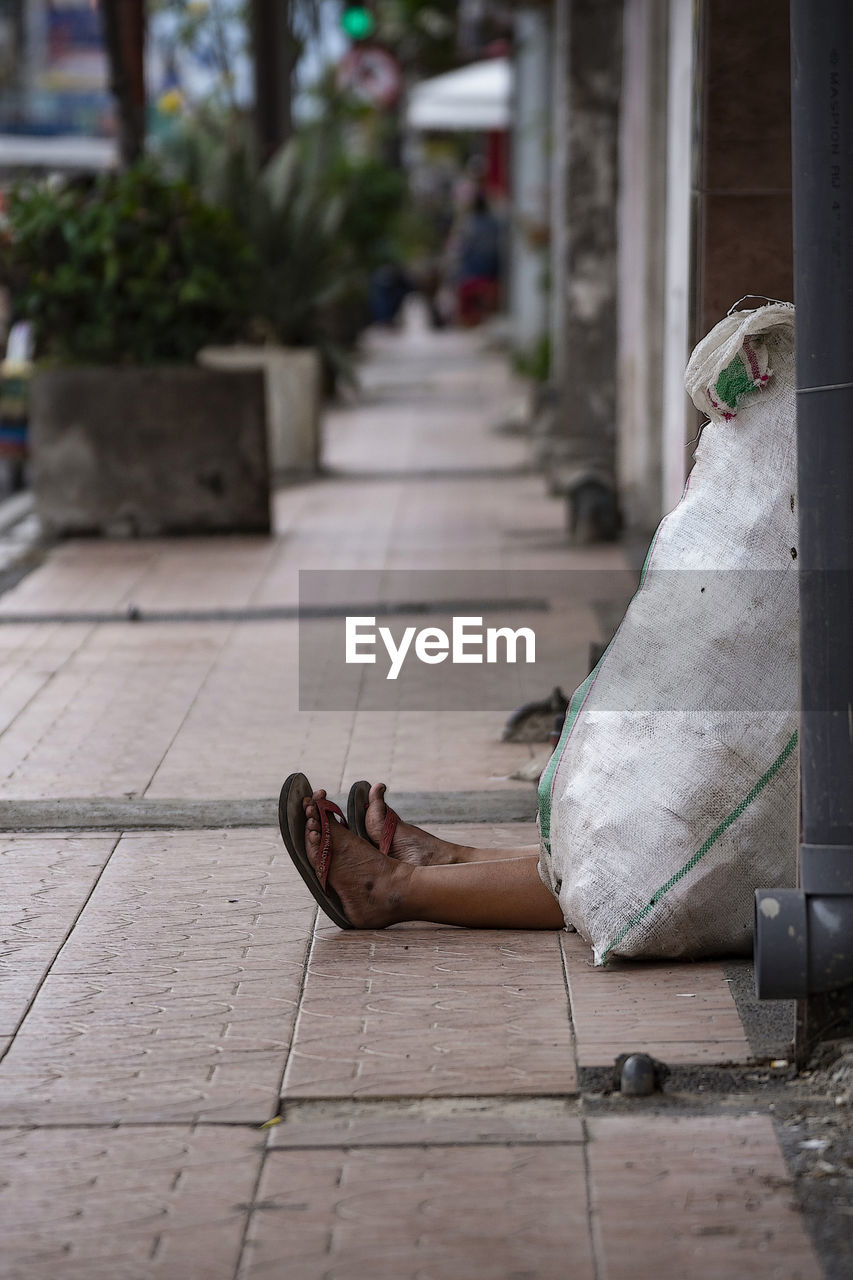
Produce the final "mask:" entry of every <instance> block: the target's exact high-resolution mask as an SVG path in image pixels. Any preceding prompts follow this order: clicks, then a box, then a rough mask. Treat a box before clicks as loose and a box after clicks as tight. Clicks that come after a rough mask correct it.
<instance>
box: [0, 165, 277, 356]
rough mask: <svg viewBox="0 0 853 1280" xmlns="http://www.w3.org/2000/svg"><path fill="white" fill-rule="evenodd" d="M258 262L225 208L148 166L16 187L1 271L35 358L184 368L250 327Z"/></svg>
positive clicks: (0, 248) (0, 253)
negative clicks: (27, 327)
mask: <svg viewBox="0 0 853 1280" xmlns="http://www.w3.org/2000/svg"><path fill="white" fill-rule="evenodd" d="M255 272H256V266H255V257H254V253H253V251H252V248H251V246H250V244H249V243H248V241H247V239H246V237H245V235H244V234H243V232H242V231H241V230H240V229H239V228H238V227H237V225H236V223H235V222H234V219H233V218H232V217H231V215H230V214H229V213H228V211H227V210H224V209H221V208H213V207H211V206H209V205H206V204H205V203H204V202H203V201H202V199H201V198H200V197H199V196H198V195H197V194H196V193H195V192H194V191H193V189H192V188H191V187H190V186H189V185H188V184H186V183H182V182H168V181H165V180H164V179H163V178H162V177H160V176H158V175H157V173H156V172H155V171H154V170H153V169H151V168H150V167H149V166H147V165H141V166H138V167H136V168H134V169H131V170H129V171H127V172H124V173H120V174H108V175H104V176H101V177H98V178H97V179H94V180H86V181H84V182H81V181H79V180H77V181H72V182H69V183H66V184H63V185H56V184H55V183H50V182H39V183H26V184H22V185H20V186H18V187H17V188H15V189H13V191H12V192H11V194H10V197H9V202H8V209H7V215H6V227H5V231H4V234H3V236H2V240H0V278H2V279H3V281H4V283H6V284H7V285H8V286H9V287H10V288H11V290H12V298H13V311H14V314H15V317H16V318H18V319H29V320H30V321H32V323H33V327H34V334H35V342H36V354H37V356H38V357H39V358H43V359H47V360H50V361H55V362H59V363H71V364H79V363H86V364H128V363H134V364H153V363H161V362H180V363H188V362H191V361H193V360H194V359H195V356H196V353H197V352H198V350H199V348H200V347H202V346H204V345H206V344H207V343H214V342H230V341H232V340H233V339H235V338H237V337H239V336H240V335H241V334H242V333H243V331H244V329H245V327H246V324H247V320H248V316H249V314H250V311H251V306H252V288H253V283H254V278H255Z"/></svg>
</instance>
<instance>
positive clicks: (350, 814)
mask: <svg viewBox="0 0 853 1280" xmlns="http://www.w3.org/2000/svg"><path fill="white" fill-rule="evenodd" d="M369 798H370V783H369V782H354V783H353V784H352V786H351V787H350V789H349V797H348V799H347V822H348V824H349V827H350V830H351V831H354V832H355V834H356V835H357V836H360V837H361V839H362V840H367V841H368V842H369V843H370V844H373V841H372V840H371V839H370V836H369V835H368V834H367V825H366V823H365V814H366V813H367V805H368V801H369ZM399 821H400V815H399V814H397V813H395V812H394V810H393V809H392V808H391V806H390V805H387V804H386V806H385V821H384V822H383V824H382V834H381V835H380V837H379V852H380V853H384V854H385V856H386V857H389V856H390V854H389V850H390V848H391V845H392V843H393V841H394V832H395V831H396V830H397V824H398V822H399Z"/></svg>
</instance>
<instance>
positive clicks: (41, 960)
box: [0, 834, 117, 1035]
mask: <svg viewBox="0 0 853 1280" xmlns="http://www.w3.org/2000/svg"><path fill="white" fill-rule="evenodd" d="M116 839H117V837H115V836H110V835H76V836H74V837H70V838H69V837H64V838H63V837H57V836H54V835H52V834H51V835H38V836H32V835H30V836H27V835H23V836H16V835H0V1035H4V1034H8V1035H11V1034H12V1033H13V1032H14V1030H15V1028H16V1027H17V1025H18V1022H19V1021H20V1019H21V1018H22V1017H23V1015H24V1013H25V1012H26V1010H27V1008H28V1006H29V1004H30V1001H31V1000H32V998H33V996H34V995H35V993H36V991H37V990H38V988H39V985H40V983H41V981H42V979H43V978H44V976H45V974H46V973H47V971H48V969H49V967H50V965H51V963H52V962H53V959H54V957H55V955H56V953H57V951H58V950H59V948H60V947H61V946H62V944H63V942H64V941H65V938H66V935H67V934H68V932H69V930H70V929H71V927H72V925H73V924H74V921H75V919H76V917H77V915H78V913H79V912H80V911H81V910H82V908H83V906H84V905H85V902H86V899H87V898H88V896H89V894H90V893H91V891H92V888H93V886H94V884H95V882H96V881H97V879H98V876H99V875H100V873H101V871H102V869H103V867H104V865H105V863H106V861H107V859H108V858H109V856H110V854H111V853H112V851H113V848H114V847H115V844H116Z"/></svg>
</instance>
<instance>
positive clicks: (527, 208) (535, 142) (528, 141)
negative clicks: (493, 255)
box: [509, 5, 550, 354]
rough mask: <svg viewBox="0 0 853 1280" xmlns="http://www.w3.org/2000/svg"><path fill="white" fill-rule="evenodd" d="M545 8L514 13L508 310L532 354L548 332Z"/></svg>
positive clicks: (517, 338)
mask: <svg viewBox="0 0 853 1280" xmlns="http://www.w3.org/2000/svg"><path fill="white" fill-rule="evenodd" d="M548 18H549V14H548V10H547V8H545V7H543V6H541V5H538V6H536V7H531V8H520V9H518V10H517V12H516V14H515V18H514V32H513V34H514V43H515V84H514V102H513V111H512V234H511V244H510V282H509V283H510V288H509V296H510V314H511V317H512V341H513V346H514V347H515V349H516V350H517V351H519V352H522V353H530V354H532V353H533V351H534V350H535V348H536V346H537V344H538V343H539V342H540V341H541V340H542V338H543V337H544V336H545V335H546V334H547V332H548V299H547V284H546V263H547V252H546V245H547V241H548V217H549V208H548V203H549V186H550V174H549V152H548V143H549V133H550V126H549V115H550V103H549V86H550V66H549V55H550V43H549V35H550V29H549V21H548Z"/></svg>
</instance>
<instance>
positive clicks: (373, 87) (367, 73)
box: [337, 45, 403, 107]
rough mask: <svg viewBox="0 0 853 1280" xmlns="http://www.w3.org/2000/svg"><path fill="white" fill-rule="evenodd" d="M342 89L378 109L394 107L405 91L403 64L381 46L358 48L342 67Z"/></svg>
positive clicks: (340, 82) (350, 54)
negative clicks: (401, 66)
mask: <svg viewBox="0 0 853 1280" xmlns="http://www.w3.org/2000/svg"><path fill="white" fill-rule="evenodd" d="M337 79H338V88H339V89H349V91H350V92H351V93H354V94H355V95H356V97H357V98H361V99H362V101H364V102H369V103H371V104H372V105H373V106H374V107H390V106H392V105H393V103H395V102H396V101H397V99H398V98H399V96H400V92H401V90H402V88H403V74H402V72H401V70H400V64H399V62H398V61H397V59H396V58H395V57H394V55H393V53H389V52H388V50H387V49H381V48H380V47H379V46H378V45H356V46H355V48H353V49H350V50H349V52H348V53H346V54H344V56H343V58H342V59H341V61H340V62H339V63H338V76H337Z"/></svg>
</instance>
